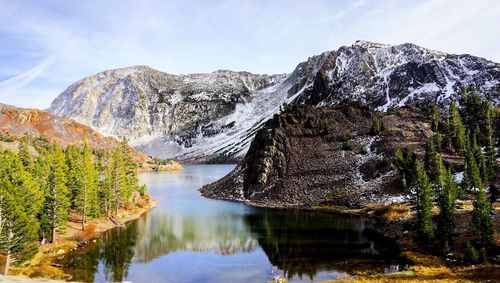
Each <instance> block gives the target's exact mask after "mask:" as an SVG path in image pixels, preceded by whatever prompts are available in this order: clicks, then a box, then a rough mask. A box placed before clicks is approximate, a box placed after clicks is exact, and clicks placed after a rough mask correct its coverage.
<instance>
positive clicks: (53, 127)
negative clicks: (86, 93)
mask: <svg viewBox="0 0 500 283" xmlns="http://www.w3.org/2000/svg"><path fill="white" fill-rule="evenodd" d="M0 131H1V133H2V135H3V136H14V137H20V136H23V135H24V134H29V135H31V136H33V137H40V136H45V137H46V138H47V139H48V140H49V141H50V142H54V143H57V144H59V145H61V146H66V145H68V144H70V143H75V142H80V141H83V139H84V137H85V136H87V137H88V140H89V143H90V145H91V146H92V147H93V148H97V149H111V148H113V147H115V146H117V145H118V141H117V140H115V139H114V138H110V137H105V136H103V135H102V134H100V133H98V132H96V131H94V130H92V128H90V127H89V126H86V125H83V124H80V123H78V122H75V121H74V120H71V119H66V118H63V117H60V116H56V115H53V114H50V113H48V112H46V111H43V110H38V109H27V108H18V107H14V106H10V105H6V104H0Z"/></svg>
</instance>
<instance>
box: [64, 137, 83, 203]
mask: <svg viewBox="0 0 500 283" xmlns="http://www.w3.org/2000/svg"><path fill="white" fill-rule="evenodd" d="M81 155H82V154H81V152H80V150H79V149H78V147H76V146H75V145H74V144H70V145H68V146H67V147H66V151H65V156H66V169H67V171H66V185H67V186H68V190H69V192H70V195H71V204H72V208H73V209H76V207H75V205H76V203H77V197H78V193H79V191H80V190H81V187H82V186H83V184H82V182H83V178H84V175H83V171H82V164H81V163H82V162H81V158H82V157H81Z"/></svg>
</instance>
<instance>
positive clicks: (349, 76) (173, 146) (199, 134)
mask: <svg viewBox="0 0 500 283" xmlns="http://www.w3.org/2000/svg"><path fill="white" fill-rule="evenodd" d="M499 85H500V64H498V63H493V62H491V61H488V60H486V59H483V58H479V57H474V56H471V55H452V54H446V53H442V52H438V51H433V50H429V49H425V48H422V47H420V46H417V45H414V44H408V43H407V44H401V45H395V46H391V45H384V44H378V43H372V42H366V41H357V42H356V43H354V44H353V45H352V46H343V47H340V48H339V49H338V50H335V51H329V52H325V53H323V54H321V55H317V56H313V57H310V58H309V59H308V60H307V61H306V62H302V63H300V64H299V65H298V66H297V67H296V68H295V70H294V71H293V72H292V73H290V74H281V75H256V74H251V73H248V72H233V71H216V72H213V73H209V74H190V75H171V74H166V73H163V72H160V71H157V70H154V69H151V68H149V67H146V66H136V67H131V68H123V69H116V70H110V71H105V72H102V73H99V74H97V75H94V76H90V77H87V78H84V79H82V80H80V81H78V82H76V83H74V84H73V85H71V86H70V87H69V88H68V89H66V90H65V91H64V92H63V93H62V94H61V95H59V96H58V97H57V98H56V99H55V100H54V101H53V103H52V105H51V106H50V108H49V109H48V110H49V111H50V112H52V113H54V114H56V115H61V116H64V117H68V118H72V119H75V120H76V121H78V122H81V123H83V124H86V125H89V126H91V127H92V128H94V129H96V130H97V131H99V132H101V133H103V134H105V135H113V136H117V137H124V136H126V137H127V138H129V139H130V143H131V144H132V145H133V146H134V147H136V148H137V149H139V150H142V151H144V152H146V153H148V154H150V155H154V156H159V157H162V158H174V159H178V160H181V161H184V162H221V161H225V160H231V159H241V158H242V157H243V156H244V154H245V153H246V151H247V149H248V147H249V145H250V142H251V140H252V138H253V136H254V135H255V133H256V132H257V130H259V129H260V128H261V127H262V125H263V123H264V122H265V121H266V120H268V119H269V118H271V117H272V116H273V115H274V114H275V113H278V112H279V111H280V108H281V106H282V105H283V104H287V103H290V102H292V101H296V102H299V103H303V104H309V105H314V106H332V105H337V104H340V103H345V102H353V101H360V102H363V103H364V104H367V105H369V106H372V107H374V108H377V109H378V110H381V111H386V110H388V109H389V108H391V107H401V106H404V105H417V104H418V105H420V104H426V103H431V102H432V103H438V104H439V105H442V106H445V105H446V104H447V103H449V101H450V100H451V99H456V98H457V95H458V94H457V93H458V92H459V90H460V88H461V87H464V86H473V87H475V89H476V90H477V91H478V92H479V93H480V95H481V96H483V97H486V98H487V99H489V100H491V101H492V102H493V103H494V104H496V105H499V104H500V99H499V95H498V93H499Z"/></svg>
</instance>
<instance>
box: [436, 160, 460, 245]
mask: <svg viewBox="0 0 500 283" xmlns="http://www.w3.org/2000/svg"><path fill="white" fill-rule="evenodd" d="M440 173H441V177H440V178H441V179H442V180H443V181H444V182H443V186H442V187H440V188H439V195H438V204H439V208H440V213H439V222H438V224H439V232H440V233H439V234H440V237H441V242H442V244H443V248H444V249H445V250H446V249H448V247H449V244H450V243H451V241H452V235H453V229H454V228H455V210H456V199H457V191H458V186H457V184H456V182H455V180H454V179H453V176H452V174H451V170H446V169H445V168H444V166H442V168H441V170H440Z"/></svg>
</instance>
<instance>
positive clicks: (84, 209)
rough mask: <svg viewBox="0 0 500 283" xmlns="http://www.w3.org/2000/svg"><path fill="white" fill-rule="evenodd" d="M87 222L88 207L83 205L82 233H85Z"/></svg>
mask: <svg viewBox="0 0 500 283" xmlns="http://www.w3.org/2000/svg"><path fill="white" fill-rule="evenodd" d="M85 222H87V205H85V204H84V205H83V215H82V231H85Z"/></svg>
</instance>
